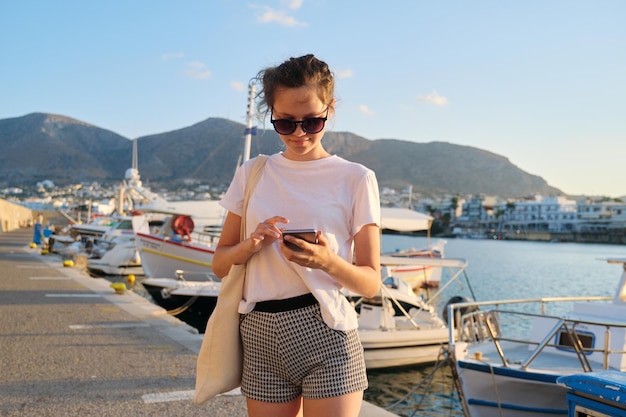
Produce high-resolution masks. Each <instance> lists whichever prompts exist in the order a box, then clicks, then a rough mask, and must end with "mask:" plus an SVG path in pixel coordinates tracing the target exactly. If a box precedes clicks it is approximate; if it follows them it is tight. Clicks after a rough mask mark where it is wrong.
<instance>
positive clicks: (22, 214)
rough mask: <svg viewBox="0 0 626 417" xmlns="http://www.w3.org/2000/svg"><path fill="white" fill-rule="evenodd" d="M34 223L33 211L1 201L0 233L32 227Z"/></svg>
mask: <svg viewBox="0 0 626 417" xmlns="http://www.w3.org/2000/svg"><path fill="white" fill-rule="evenodd" d="M33 222H34V218H33V212H32V210H30V209H28V208H26V207H23V206H20V205H19V204H14V203H11V202H8V201H6V200H2V199H0V232H10V231H11V230H16V229H19V228H21V227H27V226H32V224H33Z"/></svg>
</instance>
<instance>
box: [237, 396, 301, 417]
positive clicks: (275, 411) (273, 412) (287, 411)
mask: <svg viewBox="0 0 626 417" xmlns="http://www.w3.org/2000/svg"><path fill="white" fill-rule="evenodd" d="M246 405H247V406H248V416H249V417H268V416H271V417H302V398H296V399H295V400H293V401H291V402H288V403H266V402H263V401H257V400H251V399H250V398H247V399H246Z"/></svg>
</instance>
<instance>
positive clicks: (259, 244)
mask: <svg viewBox="0 0 626 417" xmlns="http://www.w3.org/2000/svg"><path fill="white" fill-rule="evenodd" d="M277 223H282V224H287V223H289V219H287V218H286V217H282V216H274V217H270V218H269V219H267V220H265V221H263V222H262V223H259V224H257V226H256V228H255V229H254V231H253V232H252V233H250V238H249V239H250V243H251V248H250V251H251V252H252V253H256V252H258V251H260V250H261V249H263V248H264V247H266V246H268V245H271V244H272V243H274V242H275V241H276V239H279V238H280V237H281V236H282V234H281V231H280V229H279V228H278V227H277V226H276V224H277Z"/></svg>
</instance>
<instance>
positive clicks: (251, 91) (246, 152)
mask: <svg viewBox="0 0 626 417" xmlns="http://www.w3.org/2000/svg"><path fill="white" fill-rule="evenodd" d="M255 93H256V85H255V83H254V79H251V80H250V82H249V83H248V113H247V117H248V127H247V128H246V132H245V136H244V144H243V158H242V161H241V162H242V163H244V162H246V161H247V160H248V159H250V147H251V144H252V136H253V135H256V126H252V124H253V122H254V95H255Z"/></svg>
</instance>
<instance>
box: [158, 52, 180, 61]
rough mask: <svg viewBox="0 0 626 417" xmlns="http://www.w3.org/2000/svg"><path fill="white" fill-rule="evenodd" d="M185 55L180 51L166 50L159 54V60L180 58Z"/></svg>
mask: <svg viewBox="0 0 626 417" xmlns="http://www.w3.org/2000/svg"><path fill="white" fill-rule="evenodd" d="M184 56H185V54H183V53H182V52H166V53H164V54H163V55H161V61H169V60H170V59H181V58H183V57H184Z"/></svg>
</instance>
